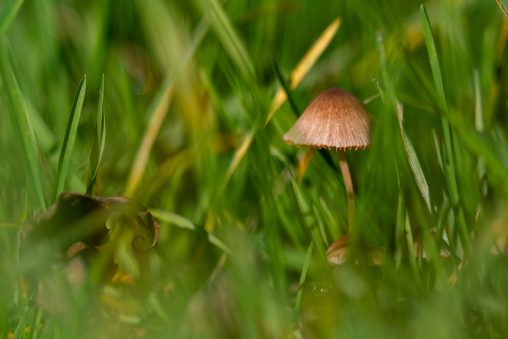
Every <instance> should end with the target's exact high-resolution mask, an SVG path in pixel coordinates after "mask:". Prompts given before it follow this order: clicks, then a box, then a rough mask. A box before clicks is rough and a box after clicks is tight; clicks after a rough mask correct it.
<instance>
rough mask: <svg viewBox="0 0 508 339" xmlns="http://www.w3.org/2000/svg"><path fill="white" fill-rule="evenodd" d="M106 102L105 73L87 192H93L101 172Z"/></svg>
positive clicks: (104, 142)
mask: <svg viewBox="0 0 508 339" xmlns="http://www.w3.org/2000/svg"><path fill="white" fill-rule="evenodd" d="M103 102H104V74H103V75H102V81H101V88H100V90H99V103H98V105H97V138H96V139H95V141H94V146H93V149H92V154H91V156H90V164H91V166H90V178H89V179H88V184H87V189H86V193H87V194H92V193H93V185H94V183H95V179H96V178H97V173H98V172H99V167H100V163H101V160H102V155H103V153H104V147H105V145H106V116H105V114H104V109H103V107H102V106H103Z"/></svg>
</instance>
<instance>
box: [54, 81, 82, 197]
mask: <svg viewBox="0 0 508 339" xmlns="http://www.w3.org/2000/svg"><path fill="white" fill-rule="evenodd" d="M85 92H86V75H84V76H83V78H82V79H81V81H80V83H79V85H78V89H77V90H76V94H75V95H74V100H73V102H72V109H71V113H70V116H69V120H68V121H67V128H66V130H65V137H64V141H63V144H62V149H61V151H60V157H59V159H58V170H57V176H56V185H55V196H54V198H55V200H56V197H57V196H58V194H60V193H61V192H62V190H63V187H64V184H65V179H67V177H68V175H69V162H70V158H71V154H72V149H73V147H74V141H75V140H76V134H77V132H78V125H79V119H80V117H81V110H82V108H83V101H84V100H85Z"/></svg>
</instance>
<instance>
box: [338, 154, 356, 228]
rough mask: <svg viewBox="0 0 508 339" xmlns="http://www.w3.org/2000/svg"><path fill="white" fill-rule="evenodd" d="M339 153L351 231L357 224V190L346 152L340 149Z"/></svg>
mask: <svg viewBox="0 0 508 339" xmlns="http://www.w3.org/2000/svg"><path fill="white" fill-rule="evenodd" d="M338 153H339V165H340V171H341V172H342V177H343V178H344V186H345V187H346V193H347V211H348V223H349V233H351V231H352V229H353V227H354V224H355V192H354V190H353V181H352V180H351V172H350V171H349V165H348V163H347V160H346V154H345V153H344V152H343V151H339V152H338Z"/></svg>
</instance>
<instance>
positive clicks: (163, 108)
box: [124, 82, 173, 196]
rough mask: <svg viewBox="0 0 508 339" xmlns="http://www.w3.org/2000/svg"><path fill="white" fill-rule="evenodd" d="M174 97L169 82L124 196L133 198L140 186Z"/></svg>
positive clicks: (152, 119) (144, 139)
mask: <svg viewBox="0 0 508 339" xmlns="http://www.w3.org/2000/svg"><path fill="white" fill-rule="evenodd" d="M172 96H173V84H172V83H171V82H168V83H167V84H166V85H165V88H164V90H163V91H162V93H161V96H160V97H159V100H158V103H157V105H156V106H155V109H154V111H153V114H152V118H151V119H150V123H149V125H148V128H147V129H146V132H145V135H144V137H143V141H142V142H141V145H140V146H139V149H138V151H137V153H136V157H135V158H134V164H133V165H132V169H131V172H130V174H129V179H128V180H127V185H126V186H125V191H124V195H126V196H132V195H133V194H134V193H135V191H136V188H137V187H138V185H139V182H140V180H141V177H142V176H143V173H144V171H145V167H146V164H147V162H148V158H149V157H150V153H151V151H152V147H153V144H154V143H155V139H156V138H157V135H158V134H159V131H160V128H161V126H162V123H163V122H164V119H165V118H166V114H167V112H168V109H169V104H170V102H171V97H172Z"/></svg>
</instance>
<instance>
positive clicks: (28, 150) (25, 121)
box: [0, 48, 46, 209]
mask: <svg viewBox="0 0 508 339" xmlns="http://www.w3.org/2000/svg"><path fill="white" fill-rule="evenodd" d="M0 69H1V74H2V78H3V83H4V90H5V91H6V93H7V97H8V99H9V102H10V104H11V107H12V109H10V110H8V111H9V112H10V114H11V115H12V120H13V121H15V124H16V126H17V129H18V134H19V135H20V138H21V142H22V143H23V150H24V153H25V160H26V166H25V168H27V171H28V173H27V177H29V178H31V182H32V184H33V187H34V190H35V193H36V195H37V199H38V204H39V207H42V208H44V209H45V208H46V198H45V196H44V190H43V186H42V178H41V169H40V165H39V160H38V159H39V157H38V149H37V142H36V140H35V134H34V131H33V128H32V123H31V120H30V115H29V114H28V111H27V109H26V106H25V104H24V102H23V98H22V94H21V91H20V89H19V86H18V82H17V80H16V77H15V75H14V71H13V69H12V66H11V63H10V61H9V58H8V57H7V55H6V53H5V48H4V49H3V51H2V52H0Z"/></svg>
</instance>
